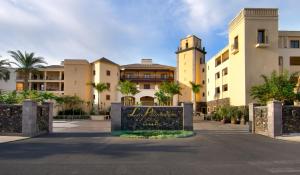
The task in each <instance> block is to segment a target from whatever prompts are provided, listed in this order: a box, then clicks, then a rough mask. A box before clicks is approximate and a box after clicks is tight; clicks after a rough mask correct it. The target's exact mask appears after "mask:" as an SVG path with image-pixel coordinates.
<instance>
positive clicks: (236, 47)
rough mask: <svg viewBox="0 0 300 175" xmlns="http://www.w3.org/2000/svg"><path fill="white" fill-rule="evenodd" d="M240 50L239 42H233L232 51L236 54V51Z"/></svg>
mask: <svg viewBox="0 0 300 175" xmlns="http://www.w3.org/2000/svg"><path fill="white" fill-rule="evenodd" d="M238 52H239V47H238V45H237V44H232V45H231V53H232V54H234V55H235V54H236V53H238Z"/></svg>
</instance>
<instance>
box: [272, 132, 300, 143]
mask: <svg viewBox="0 0 300 175" xmlns="http://www.w3.org/2000/svg"><path fill="white" fill-rule="evenodd" d="M276 139H280V140H286V141H292V142H300V134H289V135H283V136H278V137H276Z"/></svg>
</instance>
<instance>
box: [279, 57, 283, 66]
mask: <svg viewBox="0 0 300 175" xmlns="http://www.w3.org/2000/svg"><path fill="white" fill-rule="evenodd" d="M278 65H279V66H282V65H283V57H282V56H279V57H278Z"/></svg>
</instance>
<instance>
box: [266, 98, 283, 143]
mask: <svg viewBox="0 0 300 175" xmlns="http://www.w3.org/2000/svg"><path fill="white" fill-rule="evenodd" d="M267 106H268V135H269V136H270V137H273V138H274V137H276V136H280V135H282V103H281V102H278V101H270V102H268V104H267Z"/></svg>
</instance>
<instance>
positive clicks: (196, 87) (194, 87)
mask: <svg viewBox="0 0 300 175" xmlns="http://www.w3.org/2000/svg"><path fill="white" fill-rule="evenodd" d="M190 85H191V87H192V91H193V95H194V101H193V102H194V104H193V108H194V111H196V94H198V93H199V92H200V90H201V88H202V85H201V84H196V83H194V82H192V81H190Z"/></svg>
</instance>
